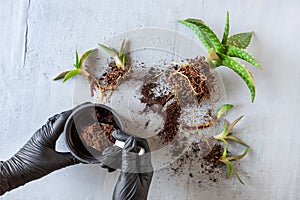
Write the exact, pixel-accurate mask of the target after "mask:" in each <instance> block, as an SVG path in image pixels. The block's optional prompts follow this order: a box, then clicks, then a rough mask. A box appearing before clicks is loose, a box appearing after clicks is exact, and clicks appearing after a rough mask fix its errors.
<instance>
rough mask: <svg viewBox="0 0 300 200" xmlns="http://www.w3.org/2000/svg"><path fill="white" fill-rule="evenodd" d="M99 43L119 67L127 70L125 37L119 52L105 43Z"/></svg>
mask: <svg viewBox="0 0 300 200" xmlns="http://www.w3.org/2000/svg"><path fill="white" fill-rule="evenodd" d="M98 45H99V46H100V47H101V48H102V49H103V50H105V51H106V52H107V53H109V54H110V55H111V56H112V57H113V58H114V60H115V62H116V65H117V67H118V68H119V69H122V70H123V71H125V63H126V56H125V54H124V45H125V38H124V39H123V41H122V44H121V47H120V51H119V52H118V51H117V50H115V49H113V48H110V47H107V46H105V45H103V44H98Z"/></svg>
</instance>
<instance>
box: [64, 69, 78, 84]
mask: <svg viewBox="0 0 300 200" xmlns="http://www.w3.org/2000/svg"><path fill="white" fill-rule="evenodd" d="M78 73H79V69H74V70H72V71H70V72H69V73H67V74H66V76H65V78H64V80H63V83H64V82H66V81H67V80H68V79H69V78H71V77H73V76H76V75H77V74H78Z"/></svg>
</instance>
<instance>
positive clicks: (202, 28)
mask: <svg viewBox="0 0 300 200" xmlns="http://www.w3.org/2000/svg"><path fill="white" fill-rule="evenodd" d="M178 22H180V23H182V24H184V25H185V26H187V27H189V28H190V29H192V30H193V31H194V32H195V33H196V35H197V36H198V38H199V39H200V41H201V42H202V44H203V45H204V46H205V48H206V49H207V51H208V56H207V62H208V63H209V64H210V67H211V68H215V67H219V66H221V65H223V66H227V67H229V68H230V69H232V70H233V71H235V72H236V73H237V74H238V75H239V76H240V77H241V78H242V79H243V80H244V81H245V83H246V84H247V86H248V88H249V90H250V94H251V100H252V102H253V101H254V98H255V84H254V80H253V77H252V75H251V74H250V72H249V71H248V70H247V68H246V67H245V66H244V65H243V64H242V63H241V62H239V61H237V60H235V59H233V57H236V58H240V59H242V60H245V61H247V62H249V63H251V64H252V65H254V66H256V67H258V68H259V69H261V65H260V64H259V63H258V62H257V61H256V60H255V59H254V57H253V56H252V55H251V54H249V53H248V52H247V51H245V50H244V49H246V48H247V46H248V45H249V43H250V41H251V38H252V35H253V32H246V33H239V34H235V35H232V36H231V37H228V35H229V13H228V12H227V14H226V23H225V28H224V33H223V38H222V41H220V40H219V39H218V37H217V35H216V34H215V33H214V32H213V30H212V29H211V28H209V27H208V26H207V25H206V24H205V23H204V22H203V21H202V20H199V19H191V18H189V19H186V20H178Z"/></svg>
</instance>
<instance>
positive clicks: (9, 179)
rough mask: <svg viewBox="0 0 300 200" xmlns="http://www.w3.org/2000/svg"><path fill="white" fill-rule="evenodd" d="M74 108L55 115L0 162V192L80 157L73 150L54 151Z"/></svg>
mask: <svg viewBox="0 0 300 200" xmlns="http://www.w3.org/2000/svg"><path fill="white" fill-rule="evenodd" d="M71 112H72V111H71V110H69V111H66V112H62V113H61V114H57V115H54V116H53V117H51V118H50V119H48V121H47V122H46V124H45V125H43V126H42V128H40V129H39V130H37V131H36V133H35V134H34V135H33V136H32V137H31V138H30V139H29V141H28V142H27V143H26V144H25V145H24V146H23V147H22V148H21V149H20V150H19V151H18V152H17V153H16V154H15V155H14V156H13V157H12V158H10V159H9V160H7V161H5V162H1V163H0V179H1V182H0V195H2V194H4V193H5V192H7V191H9V190H12V189H14V188H17V187H19V186H21V185H24V184H25V183H27V182H29V181H32V180H35V179H38V178H41V177H43V176H45V175H47V174H49V173H51V172H53V171H55V170H57V169H60V168H63V167H66V166H69V165H74V164H76V163H78V161H77V160H76V159H75V158H74V157H73V156H72V155H71V154H70V153H60V152H57V151H55V143H56V140H57V139H58V137H59V136H60V134H61V133H62V132H63V129H64V125H65V122H66V120H67V118H68V117H69V115H70V114H71Z"/></svg>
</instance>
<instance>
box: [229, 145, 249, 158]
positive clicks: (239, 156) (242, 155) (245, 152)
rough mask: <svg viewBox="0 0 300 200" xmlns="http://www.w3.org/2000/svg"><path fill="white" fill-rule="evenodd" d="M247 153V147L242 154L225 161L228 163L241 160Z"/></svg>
mask: <svg viewBox="0 0 300 200" xmlns="http://www.w3.org/2000/svg"><path fill="white" fill-rule="evenodd" d="M248 152H249V147H247V148H246V149H245V150H244V152H243V154H241V155H237V156H230V157H227V159H226V160H229V161H236V160H239V159H242V158H243V157H244V156H245V155H246V154H247V153H248Z"/></svg>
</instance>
